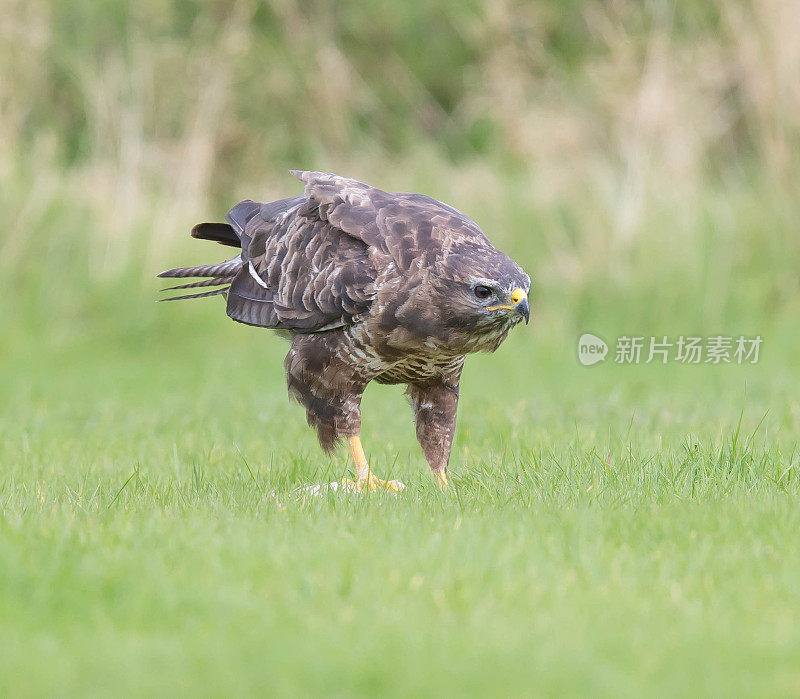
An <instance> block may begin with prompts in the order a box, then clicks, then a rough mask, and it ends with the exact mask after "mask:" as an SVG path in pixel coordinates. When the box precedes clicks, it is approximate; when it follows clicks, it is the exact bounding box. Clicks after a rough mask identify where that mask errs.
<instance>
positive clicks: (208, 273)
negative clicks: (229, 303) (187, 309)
mask: <svg viewBox="0 0 800 699" xmlns="http://www.w3.org/2000/svg"><path fill="white" fill-rule="evenodd" d="M241 268H242V258H241V257H234V258H233V259H232V260H228V261H227V262H221V263H220V264H217V265H201V266H199V267H176V268H175V269H168V270H167V271H166V272H162V273H161V274H159V275H158V276H159V277H168V278H170V279H185V278H186V277H190V278H194V277H210V278H209V279H201V280H200V281H195V282H191V283H189V284H179V285H178V286H169V287H167V288H165V289H161V291H177V290H178V289H196V288H198V287H203V286H219V287H222V288H220V289H214V290H212V291H204V292H201V293H192V294H183V295H181V296H172V297H170V298H166V299H159V300H161V301H180V300H182V299H202V298H206V297H207V296H216V295H218V294H224V293H226V292H227V291H228V289H229V288H230V285H231V282H232V281H233V278H234V277H235V276H236V275H237V274H238V272H239V270H240V269H241Z"/></svg>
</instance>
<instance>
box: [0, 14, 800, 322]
mask: <svg viewBox="0 0 800 699" xmlns="http://www.w3.org/2000/svg"><path fill="white" fill-rule="evenodd" d="M0 14H1V15H2V17H3V21H2V23H0V65H2V67H3V76H4V77H3V80H2V81H0V206H2V210H3V212H4V214H5V216H4V219H5V220H4V226H3V230H2V232H0V268H2V271H3V277H4V281H3V282H0V284H3V285H4V286H6V287H7V288H17V289H23V290H25V289H27V290H30V289H31V286H30V285H31V284H34V285H38V286H37V287H36V288H38V289H40V291H41V290H42V287H41V284H44V285H45V287H47V285H48V284H51V283H53V284H57V286H55V287H52V288H46V290H45V291H44V292H42V293H44V294H45V295H51V294H53V293H56V292H58V293H60V294H66V293H69V289H72V288H74V289H76V290H78V291H80V293H81V294H85V293H86V292H89V293H90V294H92V293H94V292H98V293H99V291H101V290H103V287H102V285H103V284H104V283H107V282H108V280H109V279H114V278H119V277H120V275H123V274H124V273H127V276H126V279H127V280H131V279H133V280H135V281H136V282H137V283H138V282H140V281H141V280H143V279H145V278H147V277H148V276H149V275H150V274H151V272H152V271H153V270H154V269H155V268H157V267H158V266H159V265H160V264H163V263H164V262H165V261H166V260H167V259H168V258H169V260H170V261H173V260H174V257H175V255H176V254H177V246H180V247H181V248H182V247H183V245H184V244H185V243H184V232H185V231H186V230H187V228H188V227H189V226H190V225H191V224H192V223H194V222H195V221H196V220H198V219H199V218H205V217H209V218H213V217H218V216H219V215H220V214H221V213H223V212H224V211H225V210H226V208H227V207H228V206H230V205H231V204H232V203H234V202H235V201H237V200H238V198H242V197H246V196H247V197H257V198H263V199H269V198H271V197H278V196H282V195H284V194H286V193H287V192H291V191H295V189H296V187H297V184H296V183H294V182H293V181H292V180H291V179H290V178H289V177H288V175H287V174H286V170H287V169H288V168H290V167H299V168H315V169H325V170H333V171H339V172H342V173H346V174H348V175H353V176H356V177H360V178H363V179H365V180H368V181H371V182H374V183H375V184H377V185H380V186H384V187H386V188H389V189H400V190H408V189H417V190H424V191H426V192H428V193H430V194H432V195H434V196H437V197H439V198H441V199H446V200H448V201H451V202H452V203H454V204H455V205H457V206H460V207H461V208H463V209H466V210H468V211H469V212H470V213H471V214H472V215H474V216H475V217H476V218H477V219H478V220H479V222H480V223H481V224H482V225H483V226H484V227H485V228H486V229H487V231H488V232H489V233H490V235H491V236H492V237H493V238H494V239H495V240H496V241H497V242H498V243H500V244H501V245H502V246H504V247H505V248H507V249H509V250H510V251H511V252H513V253H514V254H516V255H517V256H518V257H520V258H521V259H522V261H523V262H524V263H525V264H526V266H527V267H529V268H531V271H533V272H534V273H535V276H536V277H537V280H538V281H540V282H541V283H542V284H543V285H544V288H546V289H547V290H548V292H549V294H551V295H555V296H557V295H558V294H563V297H562V299H563V301H564V303H562V304H560V305H561V306H563V307H567V308H570V309H572V310H571V311H570V313H572V314H574V316H573V317H571V318H570V322H571V323H572V324H573V325H579V324H580V323H581V322H582V318H583V317H585V316H587V315H589V314H590V313H591V312H592V303H593V302H592V298H593V297H595V296H596V295H597V294H598V293H602V294H604V295H606V296H607V297H608V298H617V299H618V301H619V302H620V303H629V304H630V306H631V312H632V313H633V314H634V317H635V316H637V315H639V316H641V317H640V318H639V319H638V320H639V322H640V323H645V322H646V321H647V319H648V318H649V317H650V315H649V313H650V311H649V310H647V309H652V308H653V303H654V301H655V308H656V312H657V314H658V313H663V314H665V315H667V316H669V315H670V314H673V316H678V317H681V318H686V317H687V314H688V316H689V317H691V319H692V322H693V323H695V324H696V325H698V326H707V327H711V326H720V325H725V324H728V323H730V322H731V320H732V319H734V318H741V317H743V316H746V317H749V318H751V319H763V318H764V317H765V316H768V317H774V316H776V315H780V314H784V315H786V316H788V317H791V316H792V315H793V314H794V313H796V311H797V310H798V306H799V305H800V301H798V298H799V297H800V294H798V284H797V274H796V265H797V262H798V260H800V235H798V225H797V221H798V220H800V217H799V216H798V214H799V213H800V206H799V205H798V202H797V197H796V196H795V191H797V187H798V185H799V184H800V173H799V172H798V169H799V168H798V162H799V161H798V157H797V155H798V145H799V143H800V82H799V81H798V80H797V75H798V74H800V44H798V42H797V41H796V37H797V36H798V35H800V3H798V2H796V1H794V0H753V1H750V2H746V1H743V0H736V1H734V2H724V1H723V0H712V1H709V2H702V3H695V2H689V1H688V0H680V1H676V2H666V1H663V2H656V1H654V2H648V3H639V2H633V1H626V0H619V1H617V2H612V3H604V2H593V1H589V2H569V3H562V2H556V1H555V0H551V1H547V2H539V3H523V2H511V1H509V0H501V1H498V2H495V1H493V2H488V1H485V2H479V1H477V0H472V1H470V2H461V1H458V2H456V1H455V0H443V1H441V2H437V3H433V4H431V3H422V2H415V3H388V2H378V1H371V2H367V3H363V2H362V3H350V2H345V3H341V2H315V3H305V2H289V1H286V0H276V1H274V2H269V3H260V2H256V1H255V0H238V1H231V2H217V3H205V2H177V1H176V0H152V1H151V2H146V3H131V2H127V1H125V0H111V1H110V2H104V3H96V2H93V1H92V0H76V1H75V2H70V3H58V2H52V1H48V0H30V1H26V2H20V1H19V0H0ZM64 260H68V261H69V265H68V266H69V267H70V268H71V270H72V271H70V270H64V266H65V265H64ZM54 267H56V268H59V269H60V271H63V272H64V274H63V276H62V277H61V278H60V279H55V280H54V279H52V277H51V275H48V274H46V272H47V271H48V270H51V269H53V268H54ZM83 279H86V280H88V284H89V286H88V287H86V286H85V284H86V282H83V281H82V280H83ZM655 280H657V283H656V282H655ZM98 285H100V286H98ZM633 295H635V296H636V299H637V300H636V301H626V299H629V298H630V297H631V296H633ZM698 299H700V303H699V304H698ZM594 310H595V311H597V309H596V308H595V309H594ZM675 310H678V311H680V313H674V311H675ZM662 322H663V321H662Z"/></svg>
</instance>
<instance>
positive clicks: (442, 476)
mask: <svg viewBox="0 0 800 699" xmlns="http://www.w3.org/2000/svg"><path fill="white" fill-rule="evenodd" d="M433 479H434V480H435V481H436V485H438V486H439V487H440V488H441V489H442V490H448V489H449V488H450V481H448V480H447V471H434V472H433Z"/></svg>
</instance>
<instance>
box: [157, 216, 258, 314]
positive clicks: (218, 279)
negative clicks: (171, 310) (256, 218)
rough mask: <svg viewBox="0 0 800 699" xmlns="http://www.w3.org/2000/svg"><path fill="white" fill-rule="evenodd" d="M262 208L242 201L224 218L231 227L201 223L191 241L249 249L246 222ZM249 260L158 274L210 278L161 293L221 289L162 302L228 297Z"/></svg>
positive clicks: (233, 260)
mask: <svg viewBox="0 0 800 699" xmlns="http://www.w3.org/2000/svg"><path fill="white" fill-rule="evenodd" d="M258 208H259V205H258V204H256V203H255V202H252V201H249V200H247V201H243V202H240V203H239V204H237V205H236V206H235V207H234V208H233V209H231V210H230V211H229V212H228V215H227V216H226V217H225V218H226V219H227V220H228V223H198V224H197V225H196V226H195V227H194V228H192V238H198V239H200V240H213V241H215V242H217V243H220V244H221V245H229V246H231V247H235V248H241V247H244V248H245V249H246V247H247V244H248V243H249V242H250V239H249V238H248V237H247V236H246V235H245V232H244V229H245V226H246V225H247V221H249V220H250V218H252V217H253V215H254V214H255V213H256V212H257V211H258ZM245 260H246V254H243V255H240V256H237V257H234V258H233V259H231V260H228V261H226V262H221V263H219V264H216V265H201V266H199V267H176V268H175V269H168V270H167V271H166V272H162V273H161V274H159V275H158V276H159V277H168V278H178V279H183V278H186V277H192V278H193V277H209V278H208V279H202V280H200V281H195V282H191V283H189V284H179V285H178V286H170V287H167V288H166V289H161V291H178V290H179V289H197V288H198V287H206V286H217V287H221V288H218V289H213V290H212V291H203V292H200V293H191V294H183V295H181V296H172V297H170V298H165V299H160V300H161V301H180V300H183V299H202V298H206V297H208V296H217V295H219V294H225V293H227V291H228V289H229V288H230V285H231V282H232V281H233V279H234V277H235V276H236V275H237V274H238V273H239V270H240V269H241V268H242V266H243V265H244V263H245Z"/></svg>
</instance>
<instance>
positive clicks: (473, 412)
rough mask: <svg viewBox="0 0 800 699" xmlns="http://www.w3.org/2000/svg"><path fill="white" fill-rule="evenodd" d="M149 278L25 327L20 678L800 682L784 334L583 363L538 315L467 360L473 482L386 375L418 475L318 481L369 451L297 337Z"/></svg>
mask: <svg viewBox="0 0 800 699" xmlns="http://www.w3.org/2000/svg"><path fill="white" fill-rule="evenodd" d="M120 302H121V303H122V301H121V299H120ZM136 304H141V312H142V318H143V319H142V320H141V321H140V323H139V324H138V325H137V324H136V323H133V325H130V324H129V326H125V325H124V324H122V329H120V327H119V326H120V325H121V324H119V323H118V324H117V326H112V327H113V329H112V330H111V331H110V332H109V331H108V326H107V325H106V324H104V323H103V322H99V323H88V325H87V326H86V328H84V331H85V334H84V336H83V337H81V338H69V339H67V340H63V339H62V341H60V342H59V341H58V340H54V339H52V338H53V337H57V336H58V333H55V332H50V333H49V336H50V337H51V341H52V343H53V344H51V345H50V346H47V347H45V346H42V345H41V344H40V343H39V342H37V341H36V337H37V336H36V335H35V334H30V335H28V336H27V337H28V339H27V340H26V339H18V340H17V341H16V342H15V343H13V344H7V345H6V347H5V350H6V351H5V353H4V355H5V360H6V361H4V364H3V370H2V373H0V388H2V391H3V395H4V397H5V400H4V401H3V406H2V413H1V414H0V463H2V465H3V466H2V473H1V474H0V691H2V692H3V693H11V694H12V695H16V696H25V695H51V694H68V695H85V694H120V693H123V694H138V695H145V694H152V693H159V694H166V693H171V692H177V693H179V694H184V695H195V694H201V695H210V694H229V693H232V692H233V693H237V692H241V693H253V692H270V693H277V694H283V695H297V694H321V693H325V694H330V693H333V694H343V695H350V694H368V693H373V692H380V693H383V694H389V695H398V696H399V695H403V696H407V695H409V694H422V695H434V694H440V693H447V694H470V695H480V694H486V693H491V694H541V693H546V694H564V693H566V694H572V695H574V694H590V693H591V694H601V695H608V696H619V695H628V696H637V695H641V694H643V693H652V692H657V693H661V694H673V695H680V694H687V693H696V692H702V693H709V694H716V695H753V694H757V695H776V694H795V693H797V692H798V691H800V671H798V669H797V668H798V667H800V665H798V660H800V587H798V585H797V580H798V578H800V540H798V537H797V531H798V526H800V514H798V509H797V497H798V494H800V478H798V474H797V466H798V451H797V443H796V434H797V422H798V405H797V400H796V398H795V397H794V396H792V395H791V394H790V391H789V388H787V386H790V385H791V383H790V379H792V380H795V381H796V378H797V376H796V373H789V375H788V376H787V374H786V370H785V369H781V368H780V367H781V366H788V364H784V363H783V361H784V358H783V357H782V356H781V351H780V347H773V348H772V360H773V363H772V364H770V363H769V362H768V361H766V360H765V362H764V363H762V364H759V365H756V366H754V367H737V366H732V367H720V368H711V367H699V368H698V367H671V366H668V367H618V366H611V365H608V364H605V365H600V366H598V367H593V368H583V367H580V366H579V365H578V364H577V361H576V359H575V358H574V347H573V344H574V338H572V336H558V335H557V336H555V337H553V336H549V335H548V333H547V332H546V330H547V329H546V328H542V327H540V326H536V325H534V326H532V327H531V328H520V329H518V330H517V331H515V334H514V336H513V337H512V338H511V339H510V340H509V341H508V343H507V344H506V345H505V346H504V347H503V348H501V350H500V351H499V352H498V353H497V354H496V355H493V356H477V357H474V358H472V361H470V362H469V363H468V368H467V371H466V374H465V378H464V384H463V399H462V406H461V415H460V422H459V428H458V434H457V439H456V446H455V449H454V457H453V463H452V469H451V473H452V480H453V486H454V487H453V489H452V492H450V493H447V494H442V493H440V492H439V491H438V490H437V489H436V488H435V487H434V486H433V483H432V481H431V479H430V477H429V474H428V472H427V466H426V464H425V462H424V460H423V458H422V456H421V455H420V453H419V451H418V448H417V447H416V444H415V442H414V438H413V428H412V425H411V417H410V411H409V409H408V407H407V406H406V405H405V401H404V399H403V397H402V393H401V391H400V390H399V389H393V388H381V387H376V388H375V389H370V390H369V392H368V395H367V397H366V400H365V407H364V410H365V429H364V432H365V443H366V447H367V451H368V453H369V454H370V455H371V457H372V460H373V467H374V468H375V470H376V471H377V472H378V473H379V474H380V475H385V474H391V475H392V476H393V477H398V478H401V479H403V480H404V481H405V482H406V483H407V484H408V485H409V489H408V490H407V492H406V493H405V494H404V495H403V496H401V497H400V498H397V499H395V498H393V497H391V496H377V495H375V496H368V497H352V496H343V497H342V496H339V497H337V496H329V497H325V498H319V499H315V498H312V499H306V500H304V499H302V498H298V497H297V496H296V495H295V494H294V489H295V488H297V487H298V486H302V485H304V484H308V483H315V482H322V481H328V480H334V479H337V478H340V477H341V476H342V475H343V474H344V473H345V472H346V471H347V470H348V463H347V461H346V458H345V454H344V453H342V452H340V453H338V454H337V455H336V457H335V458H333V459H328V458H326V457H325V456H323V455H322V454H321V452H320V451H319V450H318V448H317V447H316V445H315V443H314V437H313V434H312V433H311V431H310V430H309V429H308V428H307V427H306V426H305V424H304V419H303V415H302V411H301V410H300V409H299V407H297V406H294V405H292V406H290V405H289V404H288V401H287V398H286V396H285V390H284V379H283V377H282V374H281V368H280V359H281V356H282V354H283V352H284V350H285V347H284V345H283V343H282V341H280V340H278V339H277V338H270V337H269V336H268V335H267V334H266V333H264V332H260V331H257V330H253V329H248V328H244V327H241V326H236V325H234V324H231V323H229V322H228V321H227V320H226V319H225V318H224V316H223V314H222V309H221V307H220V304H219V303H215V302H213V301H212V302H210V303H206V304H205V305H203V306H199V305H197V306H184V307H181V308H179V307H177V306H169V307H163V306H162V307H158V308H156V309H155V310H153V309H151V308H150V305H149V304H150V299H149V298H143V299H142V300H141V301H137V302H136ZM133 307H135V305H134V306H132V308H133ZM24 337H25V336H23V335H20V338H24ZM775 337H779V335H776V336H775ZM765 347H769V345H768V342H767V343H765ZM785 351H787V352H788V351H789V348H788V347H786V348H785ZM776 354H777V356H776ZM767 356H768V357H769V354H768V355H767ZM254 366H256V367H258V369H257V370H256V371H255V372H254V371H253V367H254ZM253 376H255V377H256V380H255V381H254V382H251V381H250V379H251V377H253ZM795 385H796V384H795ZM700 393H702V395H700Z"/></svg>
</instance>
